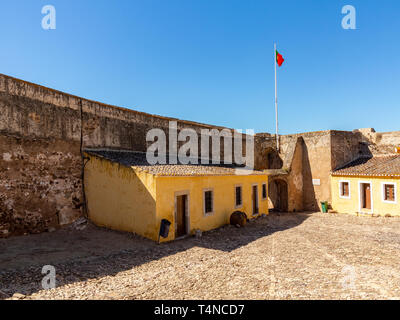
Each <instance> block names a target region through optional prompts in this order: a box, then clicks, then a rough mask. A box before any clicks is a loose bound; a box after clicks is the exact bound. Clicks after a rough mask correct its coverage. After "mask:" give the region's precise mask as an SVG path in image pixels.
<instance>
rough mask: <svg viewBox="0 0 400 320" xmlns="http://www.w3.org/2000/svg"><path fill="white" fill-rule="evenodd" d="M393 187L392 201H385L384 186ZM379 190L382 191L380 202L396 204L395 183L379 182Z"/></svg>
mask: <svg viewBox="0 0 400 320" xmlns="http://www.w3.org/2000/svg"><path fill="white" fill-rule="evenodd" d="M386 185H389V186H394V201H390V200H385V195H386V192H385V186H386ZM381 190H382V202H385V203H390V204H397V183H395V182H381Z"/></svg>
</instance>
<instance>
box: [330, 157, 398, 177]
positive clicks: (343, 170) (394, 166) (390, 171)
mask: <svg viewBox="0 0 400 320" xmlns="http://www.w3.org/2000/svg"><path fill="white" fill-rule="evenodd" d="M332 175H336V176H383V177H400V154H399V155H385V156H375V157H361V158H358V159H356V160H354V161H352V162H350V163H348V164H346V165H344V166H342V167H340V168H338V169H336V170H334V171H333V172H332Z"/></svg>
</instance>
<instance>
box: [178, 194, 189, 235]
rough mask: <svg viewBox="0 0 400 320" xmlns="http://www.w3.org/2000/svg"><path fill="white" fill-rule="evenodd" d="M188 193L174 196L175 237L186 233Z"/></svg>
mask: <svg viewBox="0 0 400 320" xmlns="http://www.w3.org/2000/svg"><path fill="white" fill-rule="evenodd" d="M188 208H189V207H188V195H187V194H184V195H180V196H176V217H175V218H176V237H177V238H178V237H182V236H184V235H186V234H187V226H188V221H187V220H188Z"/></svg>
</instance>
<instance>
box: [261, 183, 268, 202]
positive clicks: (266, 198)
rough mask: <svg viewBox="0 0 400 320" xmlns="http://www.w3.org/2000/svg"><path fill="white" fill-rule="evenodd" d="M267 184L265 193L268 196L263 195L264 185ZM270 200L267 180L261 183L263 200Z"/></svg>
mask: <svg viewBox="0 0 400 320" xmlns="http://www.w3.org/2000/svg"><path fill="white" fill-rule="evenodd" d="M264 186H265V195H266V197H265V198H264V196H263V187H264ZM266 200H268V185H267V183H266V182H263V183H261V201H266Z"/></svg>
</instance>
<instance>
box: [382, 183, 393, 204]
mask: <svg viewBox="0 0 400 320" xmlns="http://www.w3.org/2000/svg"><path fill="white" fill-rule="evenodd" d="M383 201H385V202H396V185H395V184H394V183H384V184H383Z"/></svg>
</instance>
